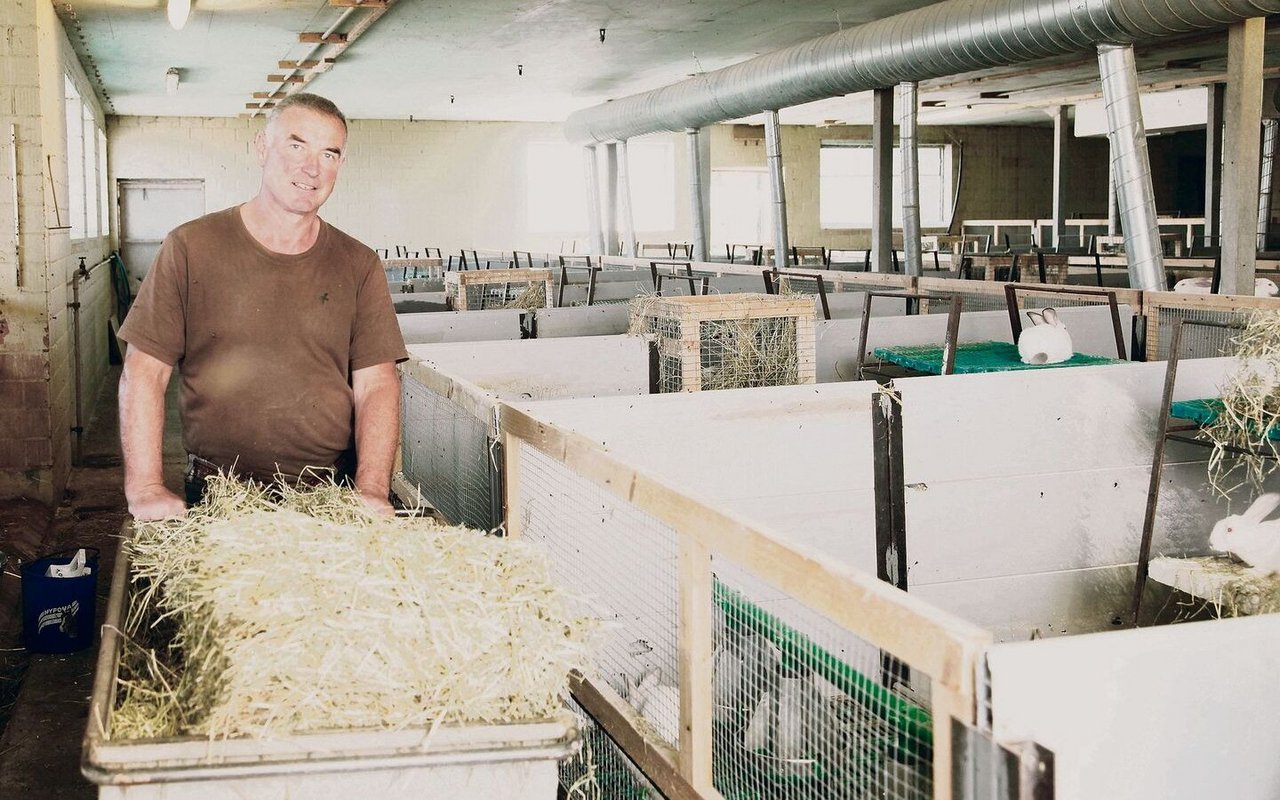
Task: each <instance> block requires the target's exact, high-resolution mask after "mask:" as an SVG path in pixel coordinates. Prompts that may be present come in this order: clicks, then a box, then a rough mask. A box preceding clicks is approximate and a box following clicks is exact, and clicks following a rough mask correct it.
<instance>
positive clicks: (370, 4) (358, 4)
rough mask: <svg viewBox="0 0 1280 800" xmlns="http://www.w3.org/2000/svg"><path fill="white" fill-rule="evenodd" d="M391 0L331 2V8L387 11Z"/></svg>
mask: <svg viewBox="0 0 1280 800" xmlns="http://www.w3.org/2000/svg"><path fill="white" fill-rule="evenodd" d="M390 5H391V0H329V7H330V8H370V9H372V8H376V9H381V10H383V11H385V10H386V9H387V8H389V7H390Z"/></svg>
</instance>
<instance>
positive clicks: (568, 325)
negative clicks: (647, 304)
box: [532, 303, 631, 339]
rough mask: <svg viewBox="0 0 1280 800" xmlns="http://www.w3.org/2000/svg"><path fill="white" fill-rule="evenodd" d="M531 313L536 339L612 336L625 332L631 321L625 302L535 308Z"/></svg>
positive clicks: (628, 308) (629, 310) (627, 304)
mask: <svg viewBox="0 0 1280 800" xmlns="http://www.w3.org/2000/svg"><path fill="white" fill-rule="evenodd" d="M532 313H533V320H534V331H535V332H536V333H537V336H536V337H535V338H537V339H552V338H559V337H570V336H612V335H618V334H623V333H626V332H627V327H628V326H629V325H630V324H631V306H630V305H629V303H613V304H606V305H593V306H574V307H572V308H539V309H535V310H534V311H533V312H532Z"/></svg>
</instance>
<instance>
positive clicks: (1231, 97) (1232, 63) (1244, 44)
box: [1219, 17, 1266, 296]
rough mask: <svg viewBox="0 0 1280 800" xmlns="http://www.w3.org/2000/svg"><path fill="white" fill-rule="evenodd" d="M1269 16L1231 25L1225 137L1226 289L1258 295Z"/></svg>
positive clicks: (1223, 266) (1224, 244) (1228, 292)
mask: <svg viewBox="0 0 1280 800" xmlns="http://www.w3.org/2000/svg"><path fill="white" fill-rule="evenodd" d="M1265 35H1266V20H1265V19H1264V18H1262V17H1254V18H1252V19H1246V20H1244V21H1242V22H1237V23H1235V24H1233V25H1231V26H1230V27H1228V28H1227V91H1226V102H1225V104H1224V109H1223V113H1224V116H1225V118H1226V127H1225V131H1224V132H1223V136H1222V145H1223V159H1222V283H1221V285H1220V289H1219V290H1220V291H1221V292H1222V294H1245V295H1250V296H1252V295H1253V281H1254V276H1255V270H1256V267H1257V257H1258V245H1257V235H1256V234H1257V214H1258V205H1257V203H1258V152H1259V146H1260V144H1261V138H1262V130H1261V129H1262V51H1263V44H1264V37H1265Z"/></svg>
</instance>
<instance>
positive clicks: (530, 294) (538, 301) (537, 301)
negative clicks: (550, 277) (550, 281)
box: [502, 282, 547, 309]
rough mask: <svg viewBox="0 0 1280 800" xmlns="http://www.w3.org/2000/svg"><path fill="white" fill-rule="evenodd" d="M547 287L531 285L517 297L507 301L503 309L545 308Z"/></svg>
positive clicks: (537, 284)
mask: <svg viewBox="0 0 1280 800" xmlns="http://www.w3.org/2000/svg"><path fill="white" fill-rule="evenodd" d="M546 305H547V286H546V284H545V283H541V282H539V283H531V284H529V286H528V287H527V288H526V289H525V290H524V291H523V292H521V293H520V294H519V295H517V296H515V297H513V298H512V299H510V300H508V301H507V302H506V303H505V304H504V305H503V306H502V307H503V308H521V309H527V308H546Z"/></svg>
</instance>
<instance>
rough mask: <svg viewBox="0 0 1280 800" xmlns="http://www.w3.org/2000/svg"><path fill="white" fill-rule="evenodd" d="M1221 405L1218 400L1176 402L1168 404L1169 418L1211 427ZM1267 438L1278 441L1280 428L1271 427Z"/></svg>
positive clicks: (1220, 413) (1221, 407)
mask: <svg viewBox="0 0 1280 800" xmlns="http://www.w3.org/2000/svg"><path fill="white" fill-rule="evenodd" d="M1222 409H1223V404H1222V401H1221V400H1220V399H1218V398H1205V399H1203V400H1178V401H1175V402H1173V403H1170V404H1169V416H1171V417H1174V418H1175V419H1185V420H1190V421H1191V422H1194V423H1196V424H1198V425H1212V424H1213V423H1215V422H1217V421H1218V417H1220V416H1221V415H1222ZM1267 438H1268V439H1273V440H1276V441H1280V427H1276V426H1272V427H1271V429H1270V430H1268V431H1267Z"/></svg>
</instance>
